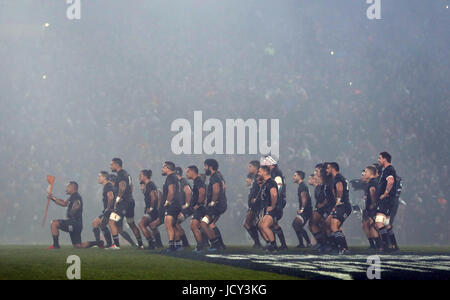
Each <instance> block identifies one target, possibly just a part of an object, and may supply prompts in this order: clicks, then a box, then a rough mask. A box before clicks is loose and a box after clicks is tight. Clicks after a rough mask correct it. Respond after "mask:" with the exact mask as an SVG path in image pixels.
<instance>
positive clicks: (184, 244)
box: [175, 167, 193, 251]
mask: <svg viewBox="0 0 450 300" xmlns="http://www.w3.org/2000/svg"><path fill="white" fill-rule="evenodd" d="M175 174H176V175H177V178H178V182H179V188H180V190H179V193H180V204H181V212H180V213H179V214H178V218H177V224H176V225H175V226H176V230H177V231H176V232H177V240H178V241H175V248H176V249H177V250H178V251H182V250H183V249H186V248H189V247H190V245H189V241H188V239H187V237H186V233H185V232H184V229H183V227H181V224H182V223H183V222H184V221H185V220H186V219H187V218H189V217H190V216H192V213H193V211H192V207H191V201H192V189H191V186H190V185H189V183H188V182H187V180H186V178H184V177H183V169H182V168H180V167H176V168H175ZM180 240H181V244H180Z"/></svg>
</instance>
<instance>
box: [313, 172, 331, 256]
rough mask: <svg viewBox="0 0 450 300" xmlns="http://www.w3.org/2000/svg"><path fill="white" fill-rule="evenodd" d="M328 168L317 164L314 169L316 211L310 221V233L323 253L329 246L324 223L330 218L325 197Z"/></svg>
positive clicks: (317, 247)
mask: <svg viewBox="0 0 450 300" xmlns="http://www.w3.org/2000/svg"><path fill="white" fill-rule="evenodd" d="M325 181H326V168H325V166H324V164H321V163H320V164H317V165H316V166H315V168H314V181H313V185H314V198H315V199H316V205H315V209H314V211H313V214H312V217H311V219H310V221H309V231H310V232H311V233H312V235H313V236H314V239H315V240H316V246H315V248H316V249H317V250H318V251H319V252H322V251H323V250H324V249H325V247H326V246H327V235H326V232H325V226H324V225H325V224H324V221H325V219H326V218H327V217H328V205H327V204H328V201H327V197H326V195H325Z"/></svg>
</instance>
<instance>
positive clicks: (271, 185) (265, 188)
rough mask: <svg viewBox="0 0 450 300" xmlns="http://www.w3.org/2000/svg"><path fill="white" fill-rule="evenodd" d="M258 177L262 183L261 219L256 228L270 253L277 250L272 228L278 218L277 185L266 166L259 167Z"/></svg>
mask: <svg viewBox="0 0 450 300" xmlns="http://www.w3.org/2000/svg"><path fill="white" fill-rule="evenodd" d="M258 177H259V179H260V180H261V181H263V184H262V186H261V193H260V196H261V210H262V217H261V218H260V220H259V222H258V228H259V231H260V232H261V235H262V236H263V238H264V240H265V241H266V242H267V244H268V245H267V247H266V250H267V251H270V252H272V251H275V250H277V244H276V241H275V234H274V232H273V230H272V227H273V224H274V223H275V220H276V218H277V217H278V211H277V202H278V200H279V197H278V184H277V183H276V181H275V180H274V179H273V178H272V176H271V175H270V168H269V167H268V166H261V167H260V168H259V171H258Z"/></svg>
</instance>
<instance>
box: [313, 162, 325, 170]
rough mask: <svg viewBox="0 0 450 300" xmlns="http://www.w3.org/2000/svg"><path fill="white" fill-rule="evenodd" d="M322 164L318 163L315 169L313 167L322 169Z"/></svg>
mask: <svg viewBox="0 0 450 300" xmlns="http://www.w3.org/2000/svg"><path fill="white" fill-rule="evenodd" d="M323 165H324V164H323V163H318V164H317V165H316V166H315V167H314V169H322V168H323Z"/></svg>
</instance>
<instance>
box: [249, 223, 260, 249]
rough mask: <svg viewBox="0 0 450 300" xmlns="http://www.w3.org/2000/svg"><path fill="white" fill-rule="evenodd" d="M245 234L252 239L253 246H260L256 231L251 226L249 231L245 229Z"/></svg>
mask: <svg viewBox="0 0 450 300" xmlns="http://www.w3.org/2000/svg"><path fill="white" fill-rule="evenodd" d="M247 232H248V234H249V235H250V237H251V238H252V240H253V242H254V243H255V245H261V243H260V242H259V236H258V229H256V227H255V226H252V227H250V228H249V229H247Z"/></svg>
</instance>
